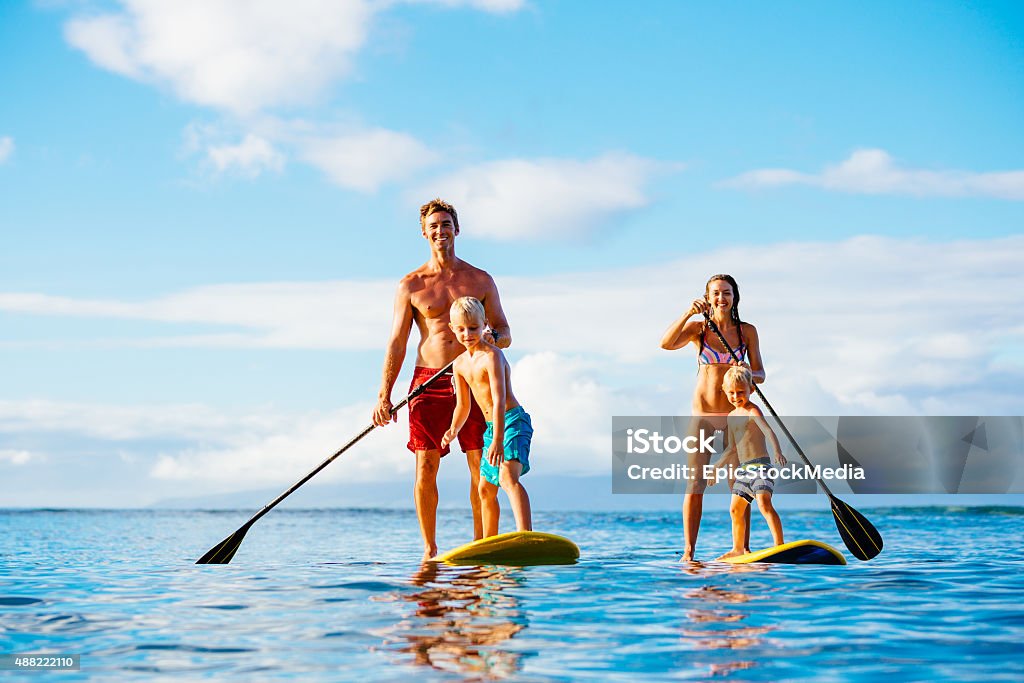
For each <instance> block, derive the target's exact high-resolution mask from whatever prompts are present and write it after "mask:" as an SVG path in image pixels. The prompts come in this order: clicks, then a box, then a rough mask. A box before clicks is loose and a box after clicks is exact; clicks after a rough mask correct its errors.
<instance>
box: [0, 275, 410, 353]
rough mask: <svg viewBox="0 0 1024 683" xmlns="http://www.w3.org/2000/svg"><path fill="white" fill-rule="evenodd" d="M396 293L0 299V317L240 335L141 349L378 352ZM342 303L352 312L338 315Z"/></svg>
mask: <svg viewBox="0 0 1024 683" xmlns="http://www.w3.org/2000/svg"><path fill="white" fill-rule="evenodd" d="M394 292H395V283H394V282H385V281H359V280H353V281H347V282H320V283H288V282H282V283H264V284H251V285H212V286H208V287H198V288H195V289H189V290H185V291H183V292H180V293H176V294H171V295H168V296H165V297H161V298H157V299H153V300H149V301H143V302H131V303H129V302H123V301H110V300H80V299H71V298H67V297H56V296H48V295H44V294H5V293H0V310H4V311H11V312H23V313H35V314H40V315H50V316H71V317H83V318H108V319H125V320H148V321H157V322H171V323H205V324H211V325H221V326H228V327H237V328H240V329H239V331H232V332H227V333H225V332H219V331H218V332H212V333H206V334H198V335H196V334H187V335H182V336H174V337H157V338H154V339H149V340H144V341H142V342H141V345H143V346H156V347H168V346H197V347H204V346H205V347H216V348H224V347H233V348H333V349H375V348H378V347H379V346H380V342H381V338H382V337H383V336H384V335H386V330H387V329H388V325H389V323H390V318H391V301H392V298H393V296H394ZM344 302H349V304H351V305H350V306H349V307H348V310H346V312H345V314H344V315H340V314H339V313H338V311H339V305H341V306H344V305H345V304H344ZM107 341H108V342H112V343H113V345H115V346H117V345H122V344H118V343H117V341H116V340H107ZM123 345H136V342H134V341H131V342H126V343H125V344H123Z"/></svg>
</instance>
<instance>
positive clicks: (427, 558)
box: [423, 545, 437, 562]
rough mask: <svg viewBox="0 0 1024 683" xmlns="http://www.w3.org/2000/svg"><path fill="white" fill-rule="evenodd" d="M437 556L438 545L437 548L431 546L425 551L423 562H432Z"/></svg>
mask: <svg viewBox="0 0 1024 683" xmlns="http://www.w3.org/2000/svg"><path fill="white" fill-rule="evenodd" d="M435 555H437V546H436V545H435V546H430V547H428V548H425V549H424V550H423V561H424V562H429V561H430V560H432V559H434V556H435Z"/></svg>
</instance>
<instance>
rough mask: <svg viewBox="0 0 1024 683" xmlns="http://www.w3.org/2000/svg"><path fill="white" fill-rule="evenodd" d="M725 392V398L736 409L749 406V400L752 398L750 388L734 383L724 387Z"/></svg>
mask: <svg viewBox="0 0 1024 683" xmlns="http://www.w3.org/2000/svg"><path fill="white" fill-rule="evenodd" d="M724 390H725V397H726V398H727V399H729V403H731V404H732V405H734V406H735V407H737V408H742V407H743V406H745V405H747V399H748V398H749V397H750V387H748V386H746V385H745V384H739V383H733V384H730V385H728V386H726V387H724Z"/></svg>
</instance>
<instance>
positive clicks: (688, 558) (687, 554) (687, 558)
mask: <svg viewBox="0 0 1024 683" xmlns="http://www.w3.org/2000/svg"><path fill="white" fill-rule="evenodd" d="M679 561H680V562H693V551H692V550H684V551H683V556H682V557H680V558H679Z"/></svg>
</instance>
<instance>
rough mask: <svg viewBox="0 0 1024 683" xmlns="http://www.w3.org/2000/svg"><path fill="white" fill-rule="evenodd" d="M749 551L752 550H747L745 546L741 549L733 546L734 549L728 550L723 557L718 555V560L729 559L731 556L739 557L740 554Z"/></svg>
mask: <svg viewBox="0 0 1024 683" xmlns="http://www.w3.org/2000/svg"><path fill="white" fill-rule="evenodd" d="M749 552H750V551H749V550H746V549H743V548H741V549H739V550H736V549H735V548H733V549H732V550H730V551H729V552H727V553H726V554H725V555H722V556H721V557H718V558H716V559H718V560H728V559H729V558H730V557H739V556H740V555H746V554H747V553H749Z"/></svg>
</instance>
